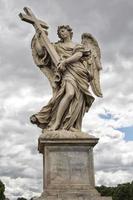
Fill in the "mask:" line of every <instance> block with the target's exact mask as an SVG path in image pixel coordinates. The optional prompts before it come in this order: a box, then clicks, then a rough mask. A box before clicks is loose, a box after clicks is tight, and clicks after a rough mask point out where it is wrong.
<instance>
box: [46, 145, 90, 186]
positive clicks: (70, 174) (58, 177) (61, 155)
mask: <svg viewBox="0 0 133 200" xmlns="http://www.w3.org/2000/svg"><path fill="white" fill-rule="evenodd" d="M47 158H48V159H47V160H48V163H47V172H46V180H47V185H68V184H69V185H75V184H76V185H77V184H80V185H84V184H85V185H89V183H90V182H89V150H88V148H82V147H78V148H76V147H63V146H62V147H61V146H60V147H58V148H57V147H49V148H48V151H47Z"/></svg>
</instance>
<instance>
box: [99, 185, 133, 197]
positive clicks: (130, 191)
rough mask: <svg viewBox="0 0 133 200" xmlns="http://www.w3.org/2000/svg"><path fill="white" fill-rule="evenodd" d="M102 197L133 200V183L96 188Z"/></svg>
mask: <svg viewBox="0 0 133 200" xmlns="http://www.w3.org/2000/svg"><path fill="white" fill-rule="evenodd" d="M96 189H97V191H98V192H99V193H101V196H112V199H113V200H133V182H132V183H124V184H119V185H117V186H116V187H106V186H103V185H102V186H100V187H96Z"/></svg>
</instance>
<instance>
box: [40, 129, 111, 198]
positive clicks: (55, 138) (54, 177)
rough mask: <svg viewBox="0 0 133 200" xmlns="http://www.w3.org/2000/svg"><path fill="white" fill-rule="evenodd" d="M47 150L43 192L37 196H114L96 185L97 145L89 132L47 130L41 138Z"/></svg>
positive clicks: (44, 150)
mask: <svg viewBox="0 0 133 200" xmlns="http://www.w3.org/2000/svg"><path fill="white" fill-rule="evenodd" d="M38 141H39V142H38V149H39V151H40V153H42V154H43V183H44V186H43V193H42V195H41V197H39V198H38V199H37V200H111V198H107V197H106V198H105V197H101V196H100V194H99V193H98V192H97V190H96V189H95V181H94V166H93V147H94V146H95V145H96V144H97V142H98V138H95V137H94V136H91V135H89V134H87V133H81V132H69V131H64V130H60V131H45V133H43V134H42V135H41V136H40V137H39V139H38Z"/></svg>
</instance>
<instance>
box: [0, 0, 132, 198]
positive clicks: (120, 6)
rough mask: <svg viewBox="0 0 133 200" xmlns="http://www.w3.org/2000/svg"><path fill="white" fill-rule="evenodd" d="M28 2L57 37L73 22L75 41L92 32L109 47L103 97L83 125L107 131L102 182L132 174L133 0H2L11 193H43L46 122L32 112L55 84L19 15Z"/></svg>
mask: <svg viewBox="0 0 133 200" xmlns="http://www.w3.org/2000/svg"><path fill="white" fill-rule="evenodd" d="M24 6H29V7H30V8H31V9H32V10H33V11H34V12H35V13H36V15H37V16H38V17H40V18H41V19H43V20H44V21H46V22H47V23H48V24H49V26H50V29H49V38H50V40H51V41H57V40H58V38H57V35H56V29H57V26H58V25H62V24H70V26H71V27H72V28H73V32H74V38H73V40H74V41H75V42H80V36H81V34H82V33H83V32H90V33H92V34H93V35H94V36H95V37H96V38H97V40H98V42H99V45H100V47H101V52H102V65H103V71H102V74H101V85H102V90H103V94H104V98H103V99H98V98H97V99H96V101H95V103H94V104H93V106H92V108H91V110H90V112H89V113H87V114H86V115H85V118H84V123H83V130H84V131H87V132H89V133H91V134H93V135H95V136H97V137H99V138H100V141H99V144H98V145H97V146H96V147H95V171H96V173H95V177H96V184H97V185H101V184H104V185H107V186H109V185H110V186H113V185H117V184H118V183H123V182H128V181H129V182H130V181H132V180H133V103H132V102H133V81H132V77H133V45H132V44H133V20H132V19H133V14H132V11H133V1H131V0H112V1H109V0H84V1H81V0H38V1H36V0H19V1H18V0H11V1H9V0H0V129H1V131H0V179H1V180H2V181H3V182H4V183H5V185H6V195H7V197H9V198H10V199H11V200H15V199H17V197H18V196H25V197H27V198H30V197H32V196H37V195H39V194H40V193H41V192H42V156H41V155H40V154H39V153H38V151H37V138H38V136H39V135H40V129H39V128H37V127H35V126H33V125H31V124H30V122H29V116H30V115H31V114H33V113H35V112H36V111H38V110H39V109H40V108H41V107H42V106H43V105H44V104H46V103H47V101H48V100H49V98H50V96H51V88H50V85H49V83H48V81H47V79H46V78H45V77H44V76H43V74H41V72H40V71H39V69H38V68H37V67H36V66H35V64H34V63H33V59H32V56H31V49H30V41H31V38H32V36H33V34H34V29H33V27H32V26H31V25H29V24H27V23H24V22H22V21H21V20H20V19H19V17H18V14H19V12H21V11H22V9H23V7H24Z"/></svg>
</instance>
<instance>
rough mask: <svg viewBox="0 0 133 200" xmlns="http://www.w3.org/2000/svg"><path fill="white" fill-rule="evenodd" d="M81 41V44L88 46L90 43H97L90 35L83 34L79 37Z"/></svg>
mask: <svg viewBox="0 0 133 200" xmlns="http://www.w3.org/2000/svg"><path fill="white" fill-rule="evenodd" d="M81 39H82V41H81V43H82V44H87V43H89V44H92V43H93V44H95V43H97V41H96V40H95V38H94V37H93V36H92V35H91V34H90V33H83V34H82V35H81Z"/></svg>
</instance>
